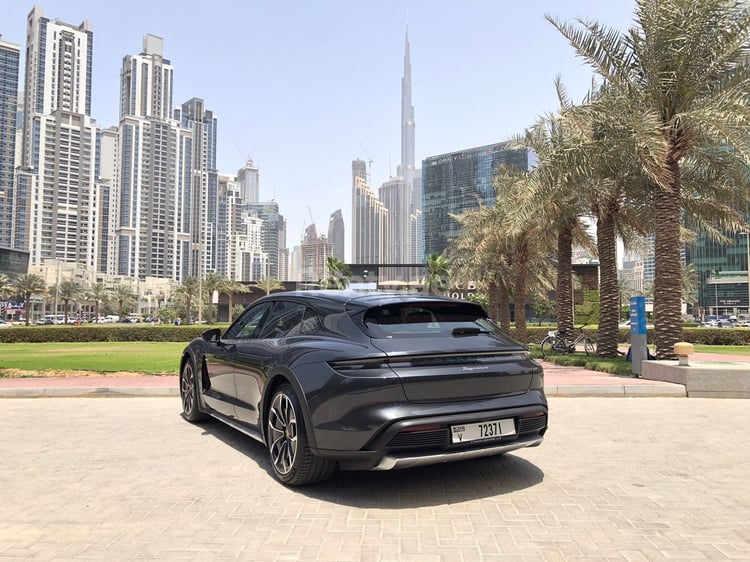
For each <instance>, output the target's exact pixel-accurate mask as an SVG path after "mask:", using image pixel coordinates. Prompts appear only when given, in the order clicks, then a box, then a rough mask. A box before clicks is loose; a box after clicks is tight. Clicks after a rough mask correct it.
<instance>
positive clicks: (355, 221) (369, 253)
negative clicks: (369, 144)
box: [352, 159, 390, 264]
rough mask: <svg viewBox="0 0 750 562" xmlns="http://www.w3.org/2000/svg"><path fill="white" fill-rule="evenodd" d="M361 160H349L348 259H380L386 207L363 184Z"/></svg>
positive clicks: (386, 236)
mask: <svg viewBox="0 0 750 562" xmlns="http://www.w3.org/2000/svg"><path fill="white" fill-rule="evenodd" d="M366 177H367V168H366V163H365V162H364V161H363V160H359V159H357V160H354V161H353V162H352V263H368V264H375V263H381V261H380V260H381V256H384V255H385V249H386V248H387V247H388V243H389V240H390V237H389V232H388V229H387V226H388V209H386V208H385V206H384V205H383V203H382V202H381V201H380V200H379V199H378V197H377V196H376V195H375V193H374V192H373V191H372V189H370V186H369V185H367V180H366Z"/></svg>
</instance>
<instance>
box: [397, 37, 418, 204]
mask: <svg viewBox="0 0 750 562" xmlns="http://www.w3.org/2000/svg"><path fill="white" fill-rule="evenodd" d="M414 128H415V124H414V106H413V105H412V104H411V57H410V53H409V30H408V29H407V30H406V37H405V39H404V76H403V78H402V79H401V169H400V171H399V175H400V176H402V177H403V178H404V181H405V182H406V187H407V188H408V189H409V190H411V189H412V186H413V184H414V158H415V157H414Z"/></svg>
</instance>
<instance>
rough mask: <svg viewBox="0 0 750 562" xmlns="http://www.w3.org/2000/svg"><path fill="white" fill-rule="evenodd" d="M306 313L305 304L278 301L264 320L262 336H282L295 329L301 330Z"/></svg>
mask: <svg viewBox="0 0 750 562" xmlns="http://www.w3.org/2000/svg"><path fill="white" fill-rule="evenodd" d="M304 314H305V305H303V304H300V303H297V302H290V301H277V302H276V303H275V304H274V306H273V308H272V309H271V313H270V314H269V315H268V318H267V319H266V320H264V322H263V326H262V328H261V330H260V337H261V338H264V339H265V338H282V337H284V336H287V335H288V334H289V333H290V332H292V331H294V330H297V331H298V330H299V325H300V324H301V323H302V318H303V317H304Z"/></svg>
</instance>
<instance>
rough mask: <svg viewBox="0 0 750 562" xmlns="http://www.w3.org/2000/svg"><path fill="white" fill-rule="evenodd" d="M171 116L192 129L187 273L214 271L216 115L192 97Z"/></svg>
mask: <svg viewBox="0 0 750 562" xmlns="http://www.w3.org/2000/svg"><path fill="white" fill-rule="evenodd" d="M175 119H177V120H178V121H179V122H180V124H181V125H182V126H183V127H184V128H186V129H188V130H190V131H191V132H192V139H191V143H190V150H189V152H188V153H186V154H185V158H186V160H185V163H189V166H188V167H187V168H184V169H186V170H189V171H190V187H189V193H190V199H189V203H188V205H186V206H185V207H183V217H184V220H186V221H187V223H188V224H189V232H190V266H189V270H188V275H191V276H193V277H204V276H205V274H206V273H208V272H213V271H216V253H217V252H218V251H220V248H219V246H218V242H217V237H216V228H217V222H216V221H217V217H218V206H217V192H218V171H217V170H216V135H217V131H218V118H217V117H216V116H215V115H214V114H213V112H211V111H208V110H207V109H205V106H204V102H203V100H202V99H199V98H192V99H190V100H188V101H187V102H185V103H183V104H182V106H181V107H180V108H178V109H176V110H175Z"/></svg>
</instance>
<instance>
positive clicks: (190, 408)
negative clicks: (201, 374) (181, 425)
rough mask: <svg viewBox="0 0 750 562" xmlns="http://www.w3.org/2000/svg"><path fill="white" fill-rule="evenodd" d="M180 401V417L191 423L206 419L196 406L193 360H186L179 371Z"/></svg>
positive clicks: (196, 393) (196, 386) (196, 395)
mask: <svg viewBox="0 0 750 562" xmlns="http://www.w3.org/2000/svg"><path fill="white" fill-rule="evenodd" d="M180 399H181V400H182V415H183V416H185V419H186V420H188V421H191V422H193V423H196V422H199V421H202V420H204V419H206V414H204V413H203V412H201V409H200V406H199V405H198V381H197V380H196V368H195V364H194V362H193V359H191V358H188V359H187V360H186V361H185V364H184V365H183V366H182V369H181V370H180Z"/></svg>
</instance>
